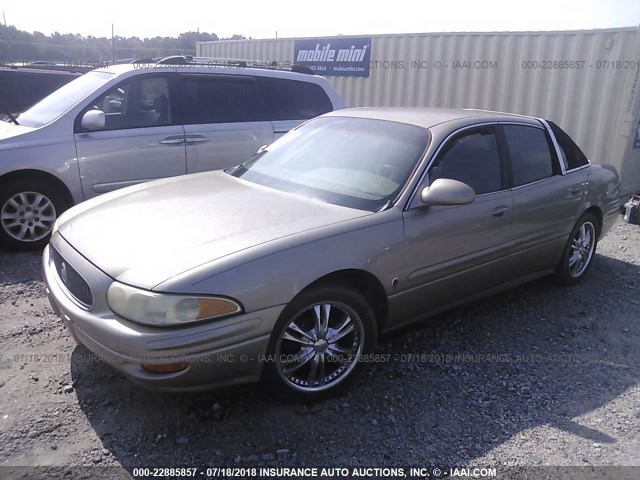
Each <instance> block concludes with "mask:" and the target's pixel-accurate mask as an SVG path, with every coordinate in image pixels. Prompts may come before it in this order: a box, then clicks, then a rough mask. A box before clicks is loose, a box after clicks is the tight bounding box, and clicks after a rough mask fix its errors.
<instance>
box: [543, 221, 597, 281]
mask: <svg viewBox="0 0 640 480" xmlns="http://www.w3.org/2000/svg"><path fill="white" fill-rule="evenodd" d="M598 235H599V223H598V219H597V218H596V217H595V216H594V215H593V214H591V213H585V214H584V215H583V216H582V217H580V219H579V220H578V222H577V223H576V225H575V227H573V230H572V231H571V235H570V236H569V241H568V242H567V245H566V246H565V249H564V252H563V254H562V258H561V259H560V261H559V262H558V265H557V266H556V269H555V272H554V274H553V277H554V279H555V280H556V282H558V283H559V284H561V285H566V286H573V285H576V284H578V282H580V280H582V278H583V277H584V276H585V275H586V274H587V272H588V271H589V268H590V267H591V263H592V260H593V256H594V255H595V253H596V247H597V244H598Z"/></svg>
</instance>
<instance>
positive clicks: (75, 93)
mask: <svg viewBox="0 0 640 480" xmlns="http://www.w3.org/2000/svg"><path fill="white" fill-rule="evenodd" d="M113 75H114V74H113V73H109V72H104V71H100V72H98V71H93V72H89V73H85V74H84V75H83V76H81V77H78V78H76V79H75V80H74V81H72V82H69V83H67V84H66V85H64V86H63V87H61V88H59V89H58V90H56V91H55V92H53V93H52V94H51V95H49V96H47V97H45V98H43V99H42V100H41V101H39V102H38V103H36V104H35V105H34V106H33V107H31V108H30V109H29V110H27V111H26V112H24V113H22V114H20V116H19V117H18V123H20V125H25V126H27V127H33V128H38V127H42V126H43V125H46V124H47V123H51V122H52V121H54V120H55V119H56V118H58V117H60V116H61V115H62V114H63V113H65V112H66V111H67V110H69V109H70V108H71V107H73V106H75V105H76V104H77V103H78V102H80V101H81V100H83V99H84V98H86V97H87V96H88V95H90V94H91V93H93V92H94V91H96V90H97V89H99V88H100V87H102V86H103V85H104V84H105V83H107V82H108V81H109V80H111V79H112V78H113Z"/></svg>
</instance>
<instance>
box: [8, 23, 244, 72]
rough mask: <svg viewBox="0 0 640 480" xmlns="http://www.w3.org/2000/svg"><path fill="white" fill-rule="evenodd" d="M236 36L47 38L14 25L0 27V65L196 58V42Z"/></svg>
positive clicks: (235, 37) (77, 36) (234, 38)
mask: <svg viewBox="0 0 640 480" xmlns="http://www.w3.org/2000/svg"><path fill="white" fill-rule="evenodd" d="M244 38H246V37H244V36H242V35H233V36H232V37H231V38H218V36H217V35H216V34H215V33H205V32H185V33H181V34H180V35H178V37H177V38H176V37H153V38H144V39H141V38H138V37H128V38H125V37H120V36H116V37H115V38H114V40H113V45H112V41H111V38H107V37H94V36H92V35H89V36H87V37H84V36H82V35H78V34H73V33H64V34H61V33H58V32H55V33H53V34H52V35H44V34H43V33H41V32H33V33H30V32H26V31H23V30H18V29H17V28H16V27H15V26H13V25H9V26H5V25H1V24H0V63H2V64H7V63H14V64H23V63H29V62H34V61H46V62H58V63H77V64H85V63H86V62H111V61H113V58H114V57H115V59H116V60H124V59H139V58H149V57H164V56H167V55H181V54H184V55H194V54H195V53H196V42H207V41H218V40H241V39H244Z"/></svg>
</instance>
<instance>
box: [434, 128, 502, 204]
mask: <svg viewBox="0 0 640 480" xmlns="http://www.w3.org/2000/svg"><path fill="white" fill-rule="evenodd" d="M438 178H450V179H453V180H458V181H460V182H463V183H466V184H467V185H469V186H470V187H471V188H473V190H474V191H475V192H476V195H481V194H483V193H490V192H496V191H499V190H501V189H502V166H501V163H500V151H499V150H498V142H497V139H496V135H495V132H494V129H493V128H492V127H483V128H479V129H473V130H467V131H465V132H464V133H462V134H460V135H458V136H456V137H454V138H453V139H451V140H449V141H448V142H447V144H446V145H445V147H444V148H443V150H442V151H441V152H440V153H439V154H438V157H437V158H436V160H435V162H434V164H433V166H432V167H431V169H430V170H429V181H430V183H433V182H434V180H437V179H438Z"/></svg>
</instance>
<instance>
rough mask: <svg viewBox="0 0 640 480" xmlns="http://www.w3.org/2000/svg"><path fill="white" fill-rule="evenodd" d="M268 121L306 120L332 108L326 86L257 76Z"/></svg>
mask: <svg viewBox="0 0 640 480" xmlns="http://www.w3.org/2000/svg"><path fill="white" fill-rule="evenodd" d="M256 80H257V81H258V84H259V85H260V92H261V95H262V98H263V101H264V106H265V116H266V118H265V120H307V119H309V118H313V117H317V116H318V115H322V114H323V113H327V112H330V111H332V110H333V105H332V104H331V100H329V97H328V96H327V93H326V92H325V91H324V89H323V88H322V87H321V86H320V85H317V84H315V83H310V82H302V81H298V80H287V79H283V78H271V77H257V78H256Z"/></svg>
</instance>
